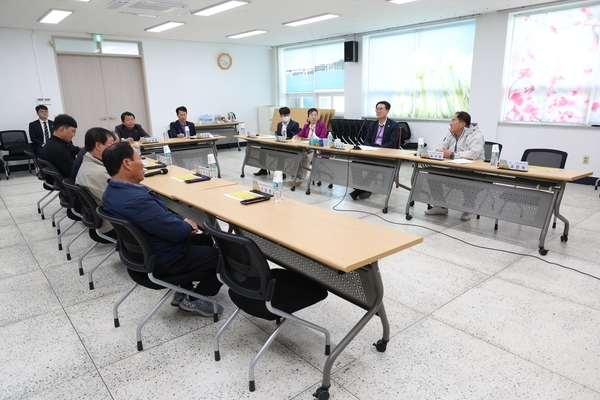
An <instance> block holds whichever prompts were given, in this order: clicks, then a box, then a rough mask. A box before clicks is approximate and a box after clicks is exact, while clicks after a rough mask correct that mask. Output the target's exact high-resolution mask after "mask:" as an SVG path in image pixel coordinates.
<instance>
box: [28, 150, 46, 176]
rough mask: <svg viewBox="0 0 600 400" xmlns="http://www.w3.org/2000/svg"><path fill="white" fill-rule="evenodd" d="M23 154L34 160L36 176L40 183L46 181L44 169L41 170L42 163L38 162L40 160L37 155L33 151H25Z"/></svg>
mask: <svg viewBox="0 0 600 400" xmlns="http://www.w3.org/2000/svg"><path fill="white" fill-rule="evenodd" d="M23 153H25V154H26V155H27V157H29V158H31V159H32V160H33V165H34V166H35V174H36V175H37V177H38V179H39V180H40V181H45V180H46V174H45V173H44V171H43V170H42V168H40V163H39V162H38V158H37V156H36V155H35V153H34V152H33V150H25V151H24V152H23Z"/></svg>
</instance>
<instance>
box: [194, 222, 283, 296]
mask: <svg viewBox="0 0 600 400" xmlns="http://www.w3.org/2000/svg"><path fill="white" fill-rule="evenodd" d="M202 229H203V230H204V232H207V233H209V234H210V235H211V236H212V237H213V239H214V240H215V243H216V244H217V247H218V249H219V252H220V254H221V257H220V258H219V265H218V267H217V275H218V276H219V279H220V280H221V282H223V283H224V284H225V285H227V286H228V287H229V289H231V290H233V291H234V292H236V293H238V294H240V295H242V296H244V297H247V298H250V299H256V300H265V301H267V300H270V299H271V298H272V296H273V293H272V290H273V288H274V284H275V281H274V280H272V279H271V270H270V268H269V264H268V263H267V260H266V258H265V256H264V254H263V253H262V251H261V250H260V249H259V248H258V246H257V245H256V243H254V241H253V240H252V239H250V238H247V237H245V236H240V235H234V234H231V233H227V232H223V231H221V230H219V229H216V228H215V227H213V226H212V225H210V224H209V223H208V222H206V221H205V222H204V223H203V224H202Z"/></svg>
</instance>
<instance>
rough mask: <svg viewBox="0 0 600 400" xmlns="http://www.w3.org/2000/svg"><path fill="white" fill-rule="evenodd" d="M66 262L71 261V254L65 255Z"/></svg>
mask: <svg viewBox="0 0 600 400" xmlns="http://www.w3.org/2000/svg"><path fill="white" fill-rule="evenodd" d="M67 261H71V253H69V254H67Z"/></svg>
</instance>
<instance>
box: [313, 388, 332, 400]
mask: <svg viewBox="0 0 600 400" xmlns="http://www.w3.org/2000/svg"><path fill="white" fill-rule="evenodd" d="M313 397H316V398H317V399H318V400H327V399H329V390H328V389H325V388H324V387H322V386H321V387H320V388H318V389H317V391H316V392H315V393H314V394H313Z"/></svg>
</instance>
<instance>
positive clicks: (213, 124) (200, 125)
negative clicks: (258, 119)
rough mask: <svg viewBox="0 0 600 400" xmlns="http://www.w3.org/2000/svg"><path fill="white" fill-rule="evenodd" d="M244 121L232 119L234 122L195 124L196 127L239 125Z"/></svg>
mask: <svg viewBox="0 0 600 400" xmlns="http://www.w3.org/2000/svg"><path fill="white" fill-rule="evenodd" d="M243 123H244V122H243V121H232V122H218V123H212V124H194V126H195V127H196V128H207V127H208V128H218V127H221V126H237V125H239V124H243Z"/></svg>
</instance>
